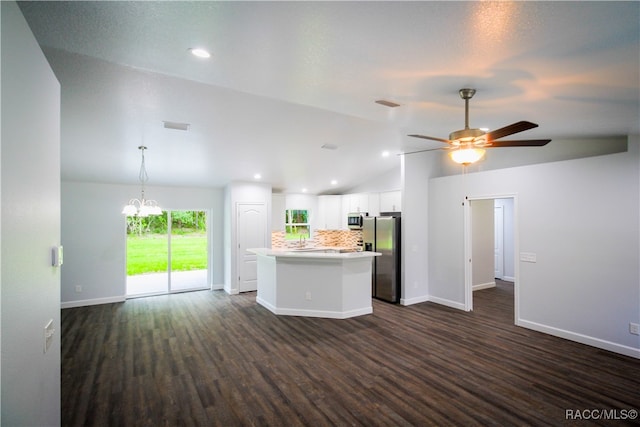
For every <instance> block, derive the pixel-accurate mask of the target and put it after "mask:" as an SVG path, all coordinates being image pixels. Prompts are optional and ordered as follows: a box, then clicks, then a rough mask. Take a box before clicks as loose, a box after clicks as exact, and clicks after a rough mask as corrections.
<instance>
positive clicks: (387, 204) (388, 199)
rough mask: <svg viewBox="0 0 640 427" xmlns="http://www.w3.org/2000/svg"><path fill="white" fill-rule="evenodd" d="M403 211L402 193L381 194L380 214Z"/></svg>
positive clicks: (389, 192) (388, 192)
mask: <svg viewBox="0 0 640 427" xmlns="http://www.w3.org/2000/svg"><path fill="white" fill-rule="evenodd" d="M400 211H402V194H401V192H400V191H385V192H383V193H380V212H400Z"/></svg>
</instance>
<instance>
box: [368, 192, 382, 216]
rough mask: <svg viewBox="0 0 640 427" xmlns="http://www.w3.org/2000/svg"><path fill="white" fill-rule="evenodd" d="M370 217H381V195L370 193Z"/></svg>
mask: <svg viewBox="0 0 640 427" xmlns="http://www.w3.org/2000/svg"><path fill="white" fill-rule="evenodd" d="M368 212H369V216H378V215H380V193H369V211H368Z"/></svg>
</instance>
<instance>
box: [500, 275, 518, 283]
mask: <svg viewBox="0 0 640 427" xmlns="http://www.w3.org/2000/svg"><path fill="white" fill-rule="evenodd" d="M502 280H504V281H505V282H515V281H516V278H515V277H511V276H503V277H502Z"/></svg>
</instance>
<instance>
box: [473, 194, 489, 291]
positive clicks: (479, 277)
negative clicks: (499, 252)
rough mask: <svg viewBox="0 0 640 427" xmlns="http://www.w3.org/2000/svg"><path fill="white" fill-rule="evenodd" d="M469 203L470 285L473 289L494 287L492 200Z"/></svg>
mask: <svg viewBox="0 0 640 427" xmlns="http://www.w3.org/2000/svg"><path fill="white" fill-rule="evenodd" d="M470 203H471V235H472V237H471V259H472V261H473V262H472V266H473V267H472V272H471V285H472V286H473V288H474V289H482V288H486V287H490V286H495V280H494V273H495V265H494V264H495V263H494V244H495V243H494V242H495V232H494V208H493V200H491V199H488V200H472V201H470Z"/></svg>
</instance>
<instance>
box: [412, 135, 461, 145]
mask: <svg viewBox="0 0 640 427" xmlns="http://www.w3.org/2000/svg"><path fill="white" fill-rule="evenodd" d="M407 136H412V137H414V138H422V139H429V140H431V141H440V142H444V143H445V144H451V141H450V140H448V139H443V138H436V137H435V136H424V135H415V134H414V135H407Z"/></svg>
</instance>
